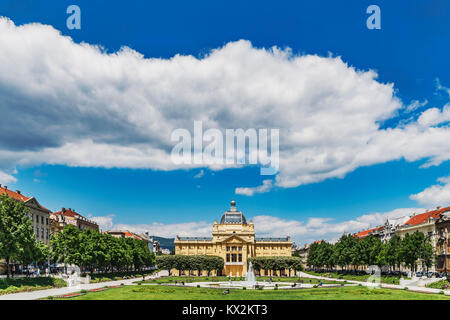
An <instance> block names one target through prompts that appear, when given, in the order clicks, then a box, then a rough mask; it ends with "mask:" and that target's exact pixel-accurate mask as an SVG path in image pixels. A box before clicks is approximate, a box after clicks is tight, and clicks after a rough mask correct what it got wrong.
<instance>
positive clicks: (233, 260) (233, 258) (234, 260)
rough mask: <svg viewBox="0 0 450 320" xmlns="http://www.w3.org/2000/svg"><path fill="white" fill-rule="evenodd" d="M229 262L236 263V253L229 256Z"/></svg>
mask: <svg viewBox="0 0 450 320" xmlns="http://www.w3.org/2000/svg"><path fill="white" fill-rule="evenodd" d="M231 262H237V256H236V253H233V254H231Z"/></svg>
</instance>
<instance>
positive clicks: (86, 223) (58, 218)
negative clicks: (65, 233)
mask: <svg viewBox="0 0 450 320" xmlns="http://www.w3.org/2000/svg"><path fill="white" fill-rule="evenodd" d="M50 218H51V219H52V220H53V221H51V228H52V233H53V232H58V231H61V230H62V229H64V226H65V225H72V226H74V227H75V228H77V229H78V230H80V231H83V230H85V229H92V230H98V229H99V228H98V224H97V223H95V222H94V221H92V220H89V219H88V218H85V217H83V216H82V215H81V214H79V213H77V212H76V211H75V210H73V209H71V208H69V209H66V208H62V209H61V211H58V212H54V213H52V214H51V215H50Z"/></svg>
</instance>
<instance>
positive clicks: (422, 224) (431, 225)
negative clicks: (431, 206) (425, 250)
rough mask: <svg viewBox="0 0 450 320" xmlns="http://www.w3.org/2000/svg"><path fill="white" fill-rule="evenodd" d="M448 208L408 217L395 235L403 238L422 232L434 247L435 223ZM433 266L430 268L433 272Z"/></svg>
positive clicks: (435, 243) (435, 244) (435, 236)
mask: <svg viewBox="0 0 450 320" xmlns="http://www.w3.org/2000/svg"><path fill="white" fill-rule="evenodd" d="M449 211H450V207H448V208H441V207H437V208H436V210H431V211H428V210H427V211H426V212H424V213H421V214H415V215H413V216H411V217H410V219H409V220H408V221H406V222H405V223H404V224H403V225H401V226H399V227H398V228H397V230H396V232H395V234H397V235H399V236H400V237H401V238H404V237H405V235H406V234H412V233H414V232H416V231H419V232H422V233H423V234H424V235H425V237H426V238H428V239H430V241H431V244H432V245H433V247H436V246H437V244H438V242H437V240H438V232H437V230H436V226H437V221H439V220H440V218H441V217H442V214H444V213H446V212H449ZM434 269H435V266H433V267H432V268H431V270H434Z"/></svg>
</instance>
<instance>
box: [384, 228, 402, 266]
mask: <svg viewBox="0 0 450 320" xmlns="http://www.w3.org/2000/svg"><path fill="white" fill-rule="evenodd" d="M401 244H402V239H401V238H400V237H399V236H398V235H394V236H392V237H391V238H390V239H389V241H388V242H387V244H386V264H387V265H389V266H390V267H391V268H392V269H394V270H395V267H398V268H400V264H401V262H402V261H401V256H400V247H401Z"/></svg>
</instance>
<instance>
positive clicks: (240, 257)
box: [239, 253, 242, 262]
mask: <svg viewBox="0 0 450 320" xmlns="http://www.w3.org/2000/svg"><path fill="white" fill-rule="evenodd" d="M239 262H242V253H239Z"/></svg>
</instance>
